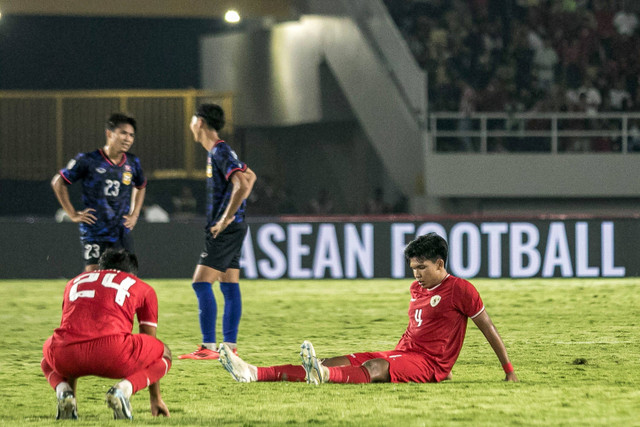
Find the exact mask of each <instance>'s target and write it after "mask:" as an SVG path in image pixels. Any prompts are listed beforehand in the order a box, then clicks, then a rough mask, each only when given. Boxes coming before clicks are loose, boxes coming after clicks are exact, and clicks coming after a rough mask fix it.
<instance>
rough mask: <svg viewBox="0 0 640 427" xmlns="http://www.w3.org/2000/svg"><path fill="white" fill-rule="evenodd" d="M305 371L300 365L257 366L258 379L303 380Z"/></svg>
mask: <svg viewBox="0 0 640 427" xmlns="http://www.w3.org/2000/svg"><path fill="white" fill-rule="evenodd" d="M305 376H306V373H305V371H304V368H303V367H302V366H300V365H280V366H270V367H268V368H258V381H291V382H298V381H304V378H305Z"/></svg>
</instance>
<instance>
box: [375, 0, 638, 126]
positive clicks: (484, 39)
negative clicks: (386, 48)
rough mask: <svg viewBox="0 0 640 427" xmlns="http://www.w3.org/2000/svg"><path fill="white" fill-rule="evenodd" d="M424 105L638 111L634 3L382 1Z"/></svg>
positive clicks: (444, 108)
mask: <svg viewBox="0 0 640 427" xmlns="http://www.w3.org/2000/svg"><path fill="white" fill-rule="evenodd" d="M385 4H386V5H387V7H388V9H389V12H390V14H391V16H392V17H393V19H394V20H395V22H396V24H397V25H398V28H399V29H400V31H401V33H402V34H403V35H404V37H405V38H406V40H407V42H408V45H409V47H410V49H411V51H412V52H413V54H414V55H415V58H416V60H417V61H418V63H419V64H420V66H421V67H422V68H423V69H424V70H425V71H427V72H428V73H429V102H430V110H431V111H460V112H465V113H469V112H481V111H522V112H524V111H536V112H564V111H567V112H596V111H640V88H639V86H640V85H639V84H638V77H639V76H640V31H638V27H639V24H640V22H639V20H638V11H639V9H640V2H639V1H631V0H626V1H623V0H385Z"/></svg>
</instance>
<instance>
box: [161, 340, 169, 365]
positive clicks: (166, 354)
mask: <svg viewBox="0 0 640 427" xmlns="http://www.w3.org/2000/svg"><path fill="white" fill-rule="evenodd" d="M162 357H164V358H165V359H167V360H168V361H169V362H171V349H170V348H169V347H167V345H166V344H165V345H164V353H163V354H162Z"/></svg>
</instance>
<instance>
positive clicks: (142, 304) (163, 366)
mask: <svg viewBox="0 0 640 427" xmlns="http://www.w3.org/2000/svg"><path fill="white" fill-rule="evenodd" d="M98 268H99V270H97V271H91V272H86V273H83V274H81V275H79V276H77V277H76V278H74V279H71V280H70V281H69V283H67V286H66V288H65V290H64V299H63V302H62V321H61V322H60V327H59V328H57V329H56V330H55V331H54V332H53V336H51V337H49V338H48V339H47V341H46V342H45V343H44V346H43V348H42V353H43V355H44V358H43V359H42V362H41V367H42V372H44V375H45V377H46V378H47V381H49V384H50V385H51V387H53V388H54V389H55V390H56V395H57V397H58V413H57V416H56V419H77V418H78V411H77V406H76V396H75V390H76V383H77V379H78V377H82V376H86V375H96V376H99V377H106V378H124V379H123V380H121V381H120V382H118V383H117V384H115V385H114V386H113V387H111V388H110V389H109V391H108V392H107V395H106V402H107V404H108V405H109V407H110V408H111V409H112V410H113V417H114V418H115V419H132V418H133V415H132V413H131V404H130V403H129V398H130V397H131V395H133V394H134V393H135V392H137V391H138V390H141V389H143V388H145V387H147V386H149V399H150V402H151V414H152V415H153V416H158V415H160V414H162V415H164V416H167V417H168V416H169V409H168V408H167V405H166V404H165V403H164V401H163V400H162V397H161V395H160V383H159V380H160V378H162V377H163V376H165V375H166V374H167V372H168V371H169V368H170V367H171V351H170V350H169V347H167V346H166V345H165V344H163V343H162V341H160V340H159V339H157V338H156V328H157V327H158V299H157V297H156V293H155V291H154V290H153V288H152V287H151V286H149V285H148V284H146V283H145V282H143V281H142V280H140V279H138V278H137V277H136V276H135V274H136V273H137V271H138V260H137V258H136V256H135V255H133V254H131V253H129V252H127V251H125V250H119V251H116V250H114V249H108V250H106V251H105V252H104V253H103V254H102V256H101V257H100V259H99V261H98ZM134 315H136V316H137V317H138V323H139V325H140V333H139V334H132V333H131V330H132V328H133V316H134Z"/></svg>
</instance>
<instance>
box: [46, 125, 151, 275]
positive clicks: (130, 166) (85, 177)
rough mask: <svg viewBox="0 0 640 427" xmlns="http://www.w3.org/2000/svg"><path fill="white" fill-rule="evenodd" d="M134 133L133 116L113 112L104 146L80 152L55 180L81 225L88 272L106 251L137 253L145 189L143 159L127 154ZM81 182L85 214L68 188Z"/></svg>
mask: <svg viewBox="0 0 640 427" xmlns="http://www.w3.org/2000/svg"><path fill="white" fill-rule="evenodd" d="M135 132H136V120H135V119H134V118H133V117H130V116H127V115H125V114H122V113H114V114H112V115H111V116H110V117H109V118H108V119H107V122H106V130H105V136H106V142H105V145H104V147H102V148H101V149H98V150H95V151H92V152H88V153H80V154H78V155H77V156H76V157H75V158H73V159H72V160H70V161H69V163H68V164H67V166H66V167H65V168H63V169H61V170H60V171H59V172H58V173H57V174H56V175H55V176H54V177H53V178H52V180H51V186H52V187H53V191H54V193H55V195H56V198H57V199H58V202H59V203H60V206H62V208H63V209H64V211H65V212H66V213H67V215H69V218H71V221H73V222H76V223H79V224H80V241H81V242H82V246H83V254H84V261H85V271H91V270H95V269H96V268H97V264H98V259H99V258H100V255H101V254H102V253H103V252H104V251H105V250H106V249H107V248H116V249H118V248H123V249H126V250H127V251H129V252H133V241H132V239H131V236H130V232H131V230H133V228H134V227H135V226H136V223H137V222H138V218H139V216H140V211H141V209H142V205H143V203H144V196H145V191H146V188H145V187H146V185H147V180H146V179H145V177H144V173H143V171H142V167H141V166H140V159H138V157H136V156H135V155H134V154H132V153H130V152H129V149H130V148H131V146H132V145H133V142H134V139H135ZM77 181H81V182H82V203H83V205H84V209H81V210H76V209H75V207H74V206H73V204H72V203H71V200H70V198H69V190H68V188H67V186H68V185H71V184H73V183H75V182H77Z"/></svg>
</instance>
